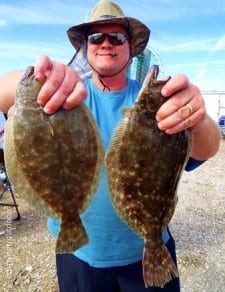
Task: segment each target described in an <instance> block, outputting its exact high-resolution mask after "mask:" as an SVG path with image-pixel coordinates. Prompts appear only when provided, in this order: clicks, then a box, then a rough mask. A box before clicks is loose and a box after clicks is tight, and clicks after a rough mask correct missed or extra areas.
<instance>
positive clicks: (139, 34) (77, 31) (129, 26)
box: [67, 17, 150, 57]
mask: <svg viewBox="0 0 225 292" xmlns="http://www.w3.org/2000/svg"><path fill="white" fill-rule="evenodd" d="M96 24H119V25H122V26H124V27H125V29H126V30H127V31H128V33H129V36H130V38H131V56H132V57H134V56H137V55H139V54H140V53H141V52H143V51H144V49H145V47H146V46H147V43H148V40H149V36H150V29H149V28H148V27H147V26H146V25H145V24H143V23H142V22H140V21H139V20H137V19H135V18H132V17H114V18H106V19H98V20H94V21H91V22H85V23H81V24H78V25H75V26H72V27H70V28H69V29H68V30H67V34H68V37H69V40H70V42H71V43H72V45H73V46H74V47H75V49H76V50H78V49H79V48H80V47H81V46H82V45H83V44H84V43H85V42H86V38H87V32H88V31H89V30H90V28H91V27H92V26H93V25H96Z"/></svg>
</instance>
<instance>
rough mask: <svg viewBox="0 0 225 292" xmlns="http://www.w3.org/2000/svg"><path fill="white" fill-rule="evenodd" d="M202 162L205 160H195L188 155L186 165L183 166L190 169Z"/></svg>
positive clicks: (187, 169)
mask: <svg viewBox="0 0 225 292" xmlns="http://www.w3.org/2000/svg"><path fill="white" fill-rule="evenodd" d="M204 162H205V160H196V159H194V158H192V157H190V158H189V160H188V162H187V164H186V166H185V170H186V171H192V170H194V169H195V168H197V167H199V166H200V165H201V164H202V163H204Z"/></svg>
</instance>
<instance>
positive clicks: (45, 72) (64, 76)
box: [0, 0, 220, 292]
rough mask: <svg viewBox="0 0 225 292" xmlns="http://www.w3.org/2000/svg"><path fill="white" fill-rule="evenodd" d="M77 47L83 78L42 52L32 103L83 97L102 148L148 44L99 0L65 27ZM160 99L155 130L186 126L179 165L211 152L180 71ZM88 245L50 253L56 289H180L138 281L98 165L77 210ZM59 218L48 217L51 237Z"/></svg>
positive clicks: (139, 247) (140, 29)
mask: <svg viewBox="0 0 225 292" xmlns="http://www.w3.org/2000/svg"><path fill="white" fill-rule="evenodd" d="M68 35H69V38H70V40H71V42H72V44H73V45H74V47H75V48H76V50H79V49H81V50H83V52H84V56H85V54H87V56H86V57H87V60H88V63H89V65H90V68H91V71H92V77H91V78H87V79H85V80H84V82H83V81H82V80H81V78H80V77H79V76H78V74H77V73H76V72H75V71H74V70H73V69H72V68H70V67H68V66H65V65H63V64H60V63H58V62H56V61H53V60H51V59H49V58H48V57H47V56H41V57H40V58H39V59H38V61H37V63H36V65H35V76H36V78H37V79H43V78H44V77H47V80H46V82H45V84H44V86H43V87H42V89H41V91H40V93H39V96H38V98H37V102H38V103H39V104H40V105H42V106H43V108H44V111H45V112H46V113H48V114H52V113H54V112H55V111H56V110H57V109H58V108H59V107H60V106H63V107H64V108H65V109H70V108H73V107H74V106H76V105H78V104H79V103H80V102H82V101H83V100H84V101H85V103H86V104H87V105H88V107H89V108H90V109H91V111H92V113H93V115H94V117H95V119H96V122H97V124H98V126H99V129H100V132H101V136H102V140H103V144H104V147H105V149H107V147H108V145H109V142H110V140H111V136H112V131H113V129H114V128H115V126H116V125H117V124H118V122H119V121H120V120H121V118H122V113H121V111H120V109H121V107H123V106H130V105H132V104H133V103H134V101H135V99H136V97H137V93H138V91H139V89H140V84H139V83H138V82H136V81H134V80H130V79H128V78H127V76H126V69H127V66H128V65H129V63H130V62H131V58H132V57H134V56H136V55H138V54H139V53H141V52H142V51H143V50H144V48H145V46H146V45H147V42H148V38H149V29H148V28H147V27H146V26H145V25H144V24H143V23H142V22H140V21H139V20H137V19H134V18H130V17H125V16H124V14H123V12H122V10H121V8H120V7H119V6H117V5H116V4H114V3H113V2H110V1H108V0H101V1H100V2H99V3H97V5H96V6H95V8H94V9H93V11H92V15H91V19H90V20H89V21H88V22H86V23H83V24H80V25H76V26H73V27H72V28H70V29H69V30H68ZM21 74H22V72H21V71H16V72H10V73H8V74H5V75H4V76H2V78H1V79H0V85H1V86H0V109H1V110H3V111H5V112H7V111H8V109H9V107H10V106H11V105H12V104H13V103H14V96H15V89H16V86H17V83H18V81H19V78H20V77H21ZM162 94H163V95H164V96H165V99H166V102H165V103H164V104H163V106H162V107H161V108H160V110H159V111H158V113H157V115H156V119H157V120H158V127H159V128H160V129H161V130H163V131H165V132H167V133H168V134H173V133H177V132H179V131H182V130H184V129H186V128H189V130H190V131H192V135H193V146H192V149H191V158H190V160H189V162H188V163H187V166H186V170H190V169H192V168H195V167H196V166H198V165H199V164H201V163H202V161H204V160H206V159H208V158H209V157H211V156H213V155H214V154H215V153H216V152H217V150H218V145H219V141H220V134H219V130H218V128H217V125H216V124H215V123H214V122H213V121H212V119H211V118H210V117H209V116H208V115H207V113H206V110H205V105H204V100H203V97H202V96H201V94H200V91H199V89H198V88H197V87H196V86H195V85H193V84H191V83H190V82H189V80H188V79H187V77H186V76H185V75H183V74H180V75H177V76H175V77H173V78H171V79H170V80H169V81H168V83H167V84H166V85H165V86H164V88H163V89H162ZM81 219H82V222H83V224H84V226H85V228H86V230H87V233H88V236H89V240H90V243H89V244H88V245H86V246H84V247H82V248H80V249H79V250H77V251H76V252H75V253H74V254H60V255H57V256H56V263H57V274H58V280H59V287H60V291H61V292H69V291H79V292H119V291H120V292H142V291H159V290H163V291H173V292H175V291H179V289H180V288H179V279H177V278H176V279H173V280H172V281H171V282H169V283H168V284H166V285H165V287H164V288H163V289H160V288H156V287H149V288H145V287H144V282H143V278H142V263H141V258H142V251H143V241H142V239H140V238H139V237H138V236H137V235H136V234H134V233H133V232H132V231H131V230H130V229H129V228H128V227H127V226H126V224H125V223H123V222H122V221H121V220H120V219H119V218H118V216H117V215H116V213H115V211H114V209H113V207H112V204H111V201H110V198H109V191H108V186H107V180H106V170H105V168H104V167H103V169H102V173H101V179H100V183H99V188H98V190H97V192H96V195H95V198H94V199H93V201H92V203H91V205H90V206H89V207H88V208H87V210H85V212H84V213H83V214H82V215H81ZM59 226H60V223H59V222H58V221H55V220H53V219H51V218H49V219H48V227H49V230H50V232H51V234H52V235H53V236H55V237H56V236H57V234H58V231H59ZM162 237H163V240H164V242H165V243H166V245H167V247H168V249H169V251H170V252H171V255H172V257H173V258H174V260H175V261H176V255H175V245H174V240H173V238H172V235H171V234H170V232H169V231H168V230H165V231H164V232H163V234H162Z"/></svg>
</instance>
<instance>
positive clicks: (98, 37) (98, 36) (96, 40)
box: [88, 32, 105, 44]
mask: <svg viewBox="0 0 225 292" xmlns="http://www.w3.org/2000/svg"><path fill="white" fill-rule="evenodd" d="M104 39H105V34H104V33H101V32H97V33H93V34H90V35H89V36H88V41H89V42H90V43H91V44H100V43H102V42H103V41H104Z"/></svg>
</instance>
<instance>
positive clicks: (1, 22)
mask: <svg viewBox="0 0 225 292" xmlns="http://www.w3.org/2000/svg"><path fill="white" fill-rule="evenodd" d="M5 26H7V22H6V21H5V20H3V19H0V27H5Z"/></svg>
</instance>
